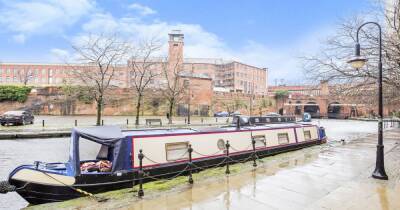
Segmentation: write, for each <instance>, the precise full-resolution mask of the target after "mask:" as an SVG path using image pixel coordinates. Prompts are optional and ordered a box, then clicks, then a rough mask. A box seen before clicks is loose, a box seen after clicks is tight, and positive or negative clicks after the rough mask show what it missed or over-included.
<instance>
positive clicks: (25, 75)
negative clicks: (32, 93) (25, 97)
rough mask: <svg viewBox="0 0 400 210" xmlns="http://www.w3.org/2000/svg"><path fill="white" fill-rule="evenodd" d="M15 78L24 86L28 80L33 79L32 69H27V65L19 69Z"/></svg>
mask: <svg viewBox="0 0 400 210" xmlns="http://www.w3.org/2000/svg"><path fill="white" fill-rule="evenodd" d="M17 79H18V81H19V82H21V83H22V84H24V85H25V86H26V85H27V84H28V82H29V81H31V80H32V79H33V70H32V69H29V67H26V68H23V69H19V71H18V72H17Z"/></svg>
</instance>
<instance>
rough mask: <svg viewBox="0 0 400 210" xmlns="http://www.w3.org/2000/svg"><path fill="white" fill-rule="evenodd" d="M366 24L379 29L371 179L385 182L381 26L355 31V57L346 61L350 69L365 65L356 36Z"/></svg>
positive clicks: (376, 24) (386, 177)
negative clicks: (374, 143)
mask: <svg viewBox="0 0 400 210" xmlns="http://www.w3.org/2000/svg"><path fill="white" fill-rule="evenodd" d="M367 24H373V25H375V26H377V27H378V29H379V62H378V70H379V77H378V83H379V89H378V96H379V113H378V115H379V121H378V145H377V146H376V165H375V170H374V172H373V173H372V177H373V178H375V179H383V180H387V179H388V176H387V175H386V172H385V164H384V152H383V151H384V146H383V129H382V119H383V97H382V29H381V26H380V25H379V24H378V23H376V22H366V23H364V24H362V25H361V26H360V27H359V28H358V29H357V43H356V47H355V50H356V51H355V57H354V58H353V59H351V60H349V61H348V63H349V64H351V66H352V67H354V68H356V69H360V68H362V67H363V66H364V65H365V63H366V62H367V59H366V58H364V57H362V56H361V54H360V43H359V38H358V34H359V32H360V30H361V28H362V27H363V26H365V25H367Z"/></svg>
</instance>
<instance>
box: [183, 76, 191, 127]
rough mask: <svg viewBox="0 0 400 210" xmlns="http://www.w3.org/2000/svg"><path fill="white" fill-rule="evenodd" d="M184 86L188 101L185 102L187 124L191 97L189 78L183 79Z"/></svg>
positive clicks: (188, 122)
mask: <svg viewBox="0 0 400 210" xmlns="http://www.w3.org/2000/svg"><path fill="white" fill-rule="evenodd" d="M184 86H185V88H186V89H187V91H188V97H189V98H188V99H187V100H188V101H187V103H188V113H187V119H188V121H187V124H189V125H190V99H191V95H190V94H191V93H190V80H188V79H186V80H184Z"/></svg>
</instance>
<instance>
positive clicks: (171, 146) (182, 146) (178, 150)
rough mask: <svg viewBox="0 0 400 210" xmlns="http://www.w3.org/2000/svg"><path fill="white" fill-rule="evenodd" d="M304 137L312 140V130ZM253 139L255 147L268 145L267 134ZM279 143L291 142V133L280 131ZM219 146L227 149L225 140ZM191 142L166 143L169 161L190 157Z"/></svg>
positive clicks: (219, 142)
mask: <svg viewBox="0 0 400 210" xmlns="http://www.w3.org/2000/svg"><path fill="white" fill-rule="evenodd" d="M304 139H305V140H311V132H310V131H309V130H308V131H304ZM253 140H254V141H255V147H256V148H260V147H266V146H267V140H266V138H265V135H254V136H253ZM278 143H279V144H280V145H284V144H289V134H288V133H278ZM217 147H218V149H219V150H225V149H226V148H225V141H224V140H223V139H219V140H218V141H217ZM188 148H189V142H176V143H167V144H165V151H166V159H167V161H176V160H184V159H188V158H189V154H188V152H187V151H188Z"/></svg>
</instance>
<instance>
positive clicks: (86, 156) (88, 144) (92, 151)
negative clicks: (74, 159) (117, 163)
mask: <svg viewBox="0 0 400 210" xmlns="http://www.w3.org/2000/svg"><path fill="white" fill-rule="evenodd" d="M100 149H101V144H99V143H96V142H93V141H89V140H86V139H83V138H81V140H80V142H79V158H80V160H81V161H85V160H96V157H97V154H98V153H99V151H100Z"/></svg>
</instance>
